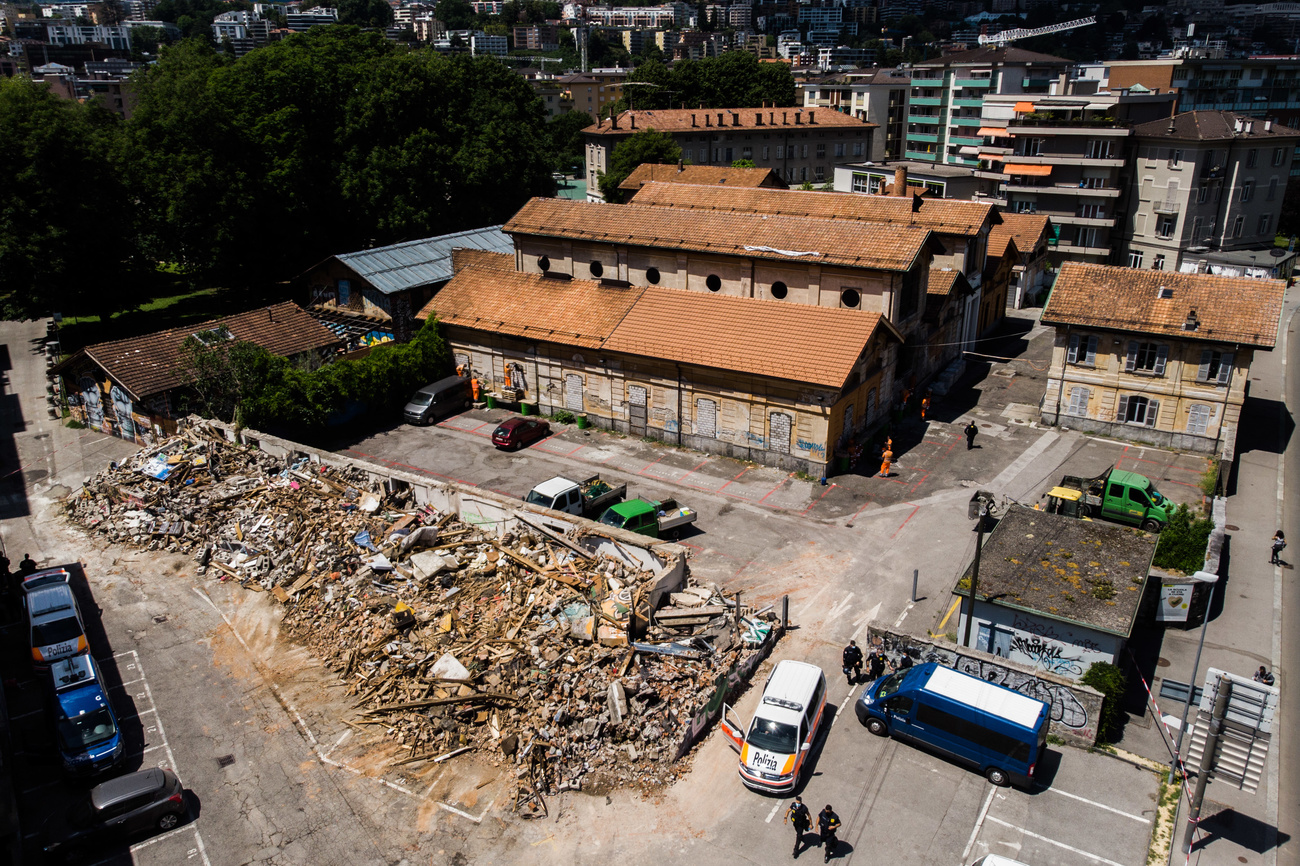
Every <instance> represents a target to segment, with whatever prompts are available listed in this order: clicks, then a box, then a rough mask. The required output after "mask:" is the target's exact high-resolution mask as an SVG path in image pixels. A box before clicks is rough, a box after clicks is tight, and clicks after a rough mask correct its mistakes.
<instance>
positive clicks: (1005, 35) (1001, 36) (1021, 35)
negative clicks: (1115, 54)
mask: <svg viewBox="0 0 1300 866" xmlns="http://www.w3.org/2000/svg"><path fill="white" fill-rule="evenodd" d="M1096 23H1097V19H1096V18H1095V17H1093V16H1091V15H1089V16H1088V17H1087V18H1079V19H1077V20H1075V21H1066V22H1065V23H1063V24H1052V25H1049V26H1047V27H1035V28H1033V29H1032V30H1026V29H1025V28H1023V27H1017V28H1016V29H1015V30H1003V31H1002V32H1001V33H994V34H993V35H992V36H990V35H988V34H987V33H981V34H980V40H979V41H980V45H992V46H993V47H994V48H1005V47H1006V45H1007V43H1008V42H1015V41H1016V40H1017V39H1028V38H1029V37H1030V36H1046V35H1047V34H1049V33H1062V32H1064V31H1066V30H1073V29H1074V28H1076V27H1087V26H1088V25H1089V24H1096Z"/></svg>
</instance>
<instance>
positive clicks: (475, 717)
mask: <svg viewBox="0 0 1300 866" xmlns="http://www.w3.org/2000/svg"><path fill="white" fill-rule="evenodd" d="M368 479H369V476H368V475H367V474H366V473H365V472H364V471H362V470H360V469H356V468H346V467H335V466H327V465H325V464H322V463H316V462H311V461H308V460H307V459H306V458H300V459H296V460H292V459H291V460H287V461H286V460H284V459H280V458H276V457H273V456H270V455H268V454H266V453H263V452H260V451H258V450H256V449H253V448H249V447H246V446H243V445H239V444H236V443H232V442H230V441H228V440H227V439H226V438H225V437H224V435H223V434H222V432H221V431H220V430H219V429H216V428H209V427H207V426H205V425H203V424H196V425H191V426H189V427H187V428H185V429H184V430H182V432H181V433H180V434H178V435H177V436H176V437H173V438H171V439H169V440H167V441H166V442H163V443H161V444H160V445H158V446H156V447H154V448H151V449H148V450H146V451H143V452H141V453H140V454H139V455H136V456H135V457H133V458H132V459H131V460H130V461H127V462H124V463H123V464H121V465H114V466H110V467H109V468H107V469H105V470H103V471H101V472H100V473H99V474H98V475H96V476H95V477H94V478H92V479H89V480H88V481H87V482H86V485H85V486H84V488H83V489H82V490H81V491H78V492H77V493H75V494H73V495H72V496H71V497H69V499H68V502H67V507H68V511H69V513H70V514H71V515H72V516H73V518H74V519H75V520H77V521H78V522H79V523H81V524H82V525H83V526H84V527H85V528H86V529H87V530H88V531H90V532H94V533H99V534H102V535H104V536H105V537H106V538H107V539H108V540H109V541H110V542H112V543H119V544H129V545H133V546H136V547H141V548H145V549H148V550H163V551H173V552H179V553H189V554H191V555H193V556H194V557H195V559H196V561H197V562H198V564H199V572H200V574H207V575H208V576H210V577H212V578H213V579H219V580H232V581H238V582H239V583H240V584H241V585H242V586H244V587H246V588H247V589H249V590H252V591H259V592H269V593H271V594H273V595H274V596H275V598H276V599H277V600H278V601H279V602H281V603H282V604H283V606H284V621H283V626H282V628H283V630H284V631H285V632H287V633H288V634H289V635H291V636H292V637H293V638H294V639H295V640H297V641H299V642H301V643H303V644H305V645H306V646H308V647H309V648H310V649H311V650H312V651H313V652H314V653H315V654H316V655H317V656H318V657H319V658H321V659H322V660H323V661H324V662H325V664H327V665H328V666H329V667H330V668H331V669H333V670H334V671H336V672H337V673H338V675H339V677H340V679H341V681H342V682H343V683H344V685H345V686H346V691H347V694H348V696H349V698H350V699H351V701H352V706H353V709H352V711H351V712H350V713H349V714H348V715H347V716H346V717H345V718H344V721H345V722H346V723H348V724H350V725H353V726H356V727H358V728H363V729H367V730H379V731H383V732H384V733H385V735H386V736H387V737H389V738H391V739H392V740H393V741H395V742H396V743H397V744H400V746H401V747H403V750H402V751H401V752H400V753H399V757H398V758H396V759H394V761H393V763H396V764H410V763H419V762H424V761H445V760H450V759H452V758H454V757H455V756H456V755H459V754H461V753H463V752H468V751H477V752H480V753H481V754H483V755H485V756H487V757H488V758H489V759H490V760H492V761H493V762H495V763H496V764H498V765H499V766H510V767H512V768H513V771H514V774H515V777H516V779H517V780H518V788H519V791H520V793H521V794H522V795H526V796H523V797H522V798H521V801H520V802H521V803H525V802H530V805H529V806H528V808H531V809H534V810H535V809H536V808H537V805H536V803H537V800H532V801H529V798H530V797H533V796H535V795H537V794H540V793H543V792H548V791H550V792H554V791H558V790H581V789H583V788H584V786H585V787H595V788H596V789H602V790H603V789H606V788H611V787H616V786H621V785H634V786H638V787H643V788H647V789H652V788H656V787H658V786H661V785H664V784H667V783H669V782H671V781H672V779H673V778H674V777H675V776H676V775H677V774H678V773H680V772H681V771H682V765H681V764H680V763H678V762H676V760H675V759H676V757H677V746H678V744H679V743H680V742H681V741H682V732H683V731H684V730H685V728H686V727H687V726H688V725H689V724H690V721H691V719H692V718H693V717H694V716H696V715H697V713H698V712H699V711H700V710H701V709H702V708H703V706H704V705H705V704H706V703H707V702H708V701H709V699H710V697H711V696H712V695H713V691H714V689H715V687H716V681H717V679H718V678H719V675H720V674H721V673H724V672H726V671H728V670H729V669H730V668H731V667H732V666H733V665H734V664H736V663H737V662H739V661H740V660H741V659H743V658H744V657H746V656H747V655H748V654H749V653H752V652H754V651H756V650H755V647H756V646H757V645H758V644H759V643H761V642H762V640H763V638H765V637H766V634H767V632H768V630H770V627H771V626H770V621H771V620H772V618H773V617H772V614H771V613H770V612H767V611H761V612H758V613H757V614H754V613H750V612H747V611H745V609H744V608H742V607H740V606H739V600H738V599H734V598H724V597H723V596H722V595H721V594H719V593H718V592H717V590H716V588H714V587H698V586H692V585H690V583H689V579H688V581H687V583H686V585H684V586H683V587H681V588H679V590H678V591H677V592H674V593H672V594H671V597H670V602H671V603H670V605H669V606H668V607H666V608H662V609H661V610H659V611H652V610H651V609H650V601H649V599H650V594H651V592H650V591H651V589H652V587H653V586H654V582H655V575H654V574H653V573H651V572H649V571H642V570H638V569H637V568H635V567H633V566H631V565H629V564H628V563H629V562H630V561H635V560H631V559H629V558H621V559H620V558H615V557H613V556H608V555H599V554H596V553H594V552H593V551H594V550H595V549H596V545H592V544H587V545H584V544H583V543H582V542H583V541H584V539H585V538H586V535H587V534H589V533H590V534H597V533H599V532H600V530H599V529H598V527H597V525H595V524H584V526H585V528H584V529H579V530H574V531H572V532H570V533H569V534H568V535H559V534H557V533H556V532H555V531H553V530H551V529H547V528H545V527H544V526H542V525H541V522H540V521H530V520H529V515H528V514H527V513H524V514H522V515H521V516H520V521H521V523H519V524H518V526H522V527H523V528H517V529H516V530H515V531H511V532H506V533H505V534H501V535H498V534H496V530H497V527H495V526H491V525H484V526H475V525H471V524H469V523H466V522H463V521H462V520H461V519H460V518H459V517H457V516H455V515H453V514H444V513H439V512H437V511H436V510H433V509H431V508H429V507H428V506H420V505H416V504H415V503H414V502H413V496H412V494H411V491H410V490H409V489H402V490H398V491H390V490H387V489H385V488H384V487H383V486H382V485H379V484H372V483H370V482H369V480H368ZM742 626H743V631H742ZM371 726H373V727H371ZM538 799H540V798H538Z"/></svg>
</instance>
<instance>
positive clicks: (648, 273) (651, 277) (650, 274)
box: [645, 268, 659, 286]
mask: <svg viewBox="0 0 1300 866" xmlns="http://www.w3.org/2000/svg"><path fill="white" fill-rule="evenodd" d="M645 281H646V282H647V283H649V284H650V285H652V286H657V285H659V269H658V268H646V269H645Z"/></svg>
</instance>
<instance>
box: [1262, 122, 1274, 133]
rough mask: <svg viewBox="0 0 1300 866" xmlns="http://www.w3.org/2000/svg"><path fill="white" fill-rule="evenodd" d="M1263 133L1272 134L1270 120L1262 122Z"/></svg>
mask: <svg viewBox="0 0 1300 866" xmlns="http://www.w3.org/2000/svg"><path fill="white" fill-rule="evenodd" d="M1264 131H1265V132H1272V131H1273V121H1271V120H1266V121H1264Z"/></svg>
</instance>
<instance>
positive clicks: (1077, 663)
mask: <svg viewBox="0 0 1300 866" xmlns="http://www.w3.org/2000/svg"><path fill="white" fill-rule="evenodd" d="M1011 652H1012V653H1013V654H1014V653H1019V654H1020V655H1022V656H1024V657H1026V658H1028V659H1029V660H1030V661H1031V662H1032V663H1033V664H1034V665H1035V666H1036V667H1040V668H1042V669H1043V670H1045V671H1047V672H1048V673H1053V674H1061V675H1062V676H1075V677H1078V676H1083V665H1082V663H1081V662H1082V659H1081V658H1079V657H1075V658H1066V657H1065V654H1064V652H1062V650H1061V645H1060V644H1059V643H1053V642H1051V641H1046V640H1043V639H1042V638H1040V637H1023V636H1021V635H1015V636H1014V637H1012V638H1011Z"/></svg>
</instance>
